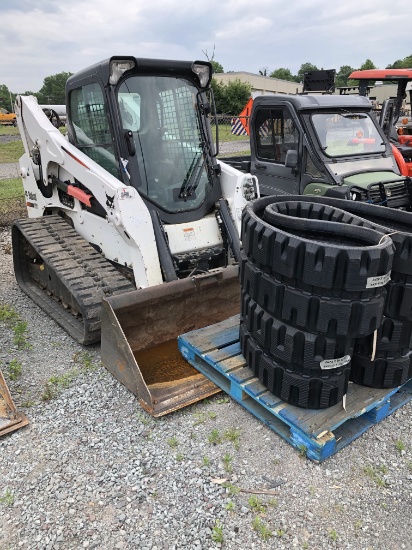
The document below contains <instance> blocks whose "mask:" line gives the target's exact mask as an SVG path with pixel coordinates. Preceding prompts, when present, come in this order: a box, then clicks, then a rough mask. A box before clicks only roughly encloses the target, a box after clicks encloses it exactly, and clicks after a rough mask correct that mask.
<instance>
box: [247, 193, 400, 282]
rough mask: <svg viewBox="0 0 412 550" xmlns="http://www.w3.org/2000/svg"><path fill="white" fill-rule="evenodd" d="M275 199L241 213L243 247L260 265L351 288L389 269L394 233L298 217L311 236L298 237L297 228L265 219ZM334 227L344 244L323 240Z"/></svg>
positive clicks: (250, 205)
mask: <svg viewBox="0 0 412 550" xmlns="http://www.w3.org/2000/svg"><path fill="white" fill-rule="evenodd" d="M268 199H269V200H268ZM270 200H272V203H273V204H275V202H274V201H276V198H273V197H267V198H264V199H258V200H256V201H253V202H252V203H249V204H248V205H247V206H246V208H245V209H244V211H243V215H242V244H243V248H244V251H245V253H246V255H247V257H248V258H249V259H251V260H252V261H254V262H255V263H257V264H258V265H259V266H260V267H262V268H264V269H268V270H269V271H270V272H271V273H273V274H279V275H283V276H285V277H290V278H296V279H299V280H302V281H303V282H304V283H306V284H309V285H314V286H317V287H321V288H327V289H330V288H338V289H342V290H348V291H363V290H365V289H366V285H367V279H368V278H370V277H377V276H382V275H386V274H387V273H388V272H390V270H391V268H392V260H393V250H394V245H393V243H392V241H391V239H390V238H389V237H386V238H385V237H383V236H382V234H381V233H378V232H376V231H374V230H371V229H368V228H361V227H354V226H351V225H349V226H347V225H346V224H341V223H337V222H319V221H316V220H313V221H311V220H309V221H308V220H298V221H299V222H303V223H302V224H301V233H302V234H303V233H304V232H305V234H306V236H307V238H305V237H303V236H302V234H299V235H298V236H296V235H294V234H293V230H292V232H290V231H287V230H284V229H280V228H278V227H273V226H272V225H271V224H270V223H268V222H266V221H265V220H263V219H262V217H263V215H264V208H265V207H266V206H267V205H268V204H271V203H270ZM315 206H321V205H315ZM291 223H295V220H293V219H291ZM319 224H322V226H321V227H320V226H319ZM328 224H329V226H328ZM310 227H312V229H310ZM328 227H329V228H330V229H328ZM331 231H335V232H337V233H340V234H341V237H342V239H343V240H342V243H341V244H339V240H340V237H339V235H338V236H337V237H336V240H337V243H335V244H334V243H333V242H329V240H328V242H322V239H324V240H325V239H329V233H330V232H331ZM380 241H381V242H380ZM345 243H347V246H345Z"/></svg>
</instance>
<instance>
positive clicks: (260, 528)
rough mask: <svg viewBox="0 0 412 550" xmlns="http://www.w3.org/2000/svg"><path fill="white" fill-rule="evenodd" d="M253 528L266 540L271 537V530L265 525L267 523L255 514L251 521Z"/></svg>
mask: <svg viewBox="0 0 412 550" xmlns="http://www.w3.org/2000/svg"><path fill="white" fill-rule="evenodd" d="M252 527H253V529H254V530H255V531H256V532H257V533H258V535H259V536H260V538H261V539H263V540H267V539H269V538H270V537H273V533H272V531H271V530H270V529H269V528H268V527H267V525H266V524H265V523H264V522H263V521H262V520H261V519H260V517H259V516H256V517H255V519H254V520H253V523H252Z"/></svg>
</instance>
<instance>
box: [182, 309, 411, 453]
mask: <svg viewBox="0 0 412 550" xmlns="http://www.w3.org/2000/svg"><path fill="white" fill-rule="evenodd" d="M227 321H228V322H222V323H217V324H216V325H211V326H210V327H207V330H206V331H205V330H204V329H200V330H199V331H193V332H191V333H187V334H184V335H181V336H179V338H178V345H179V349H180V350H181V352H182V354H183V355H184V357H185V358H186V359H187V360H188V361H189V362H190V363H191V364H192V365H193V366H194V367H195V368H196V369H198V370H199V371H200V372H201V373H202V374H204V375H205V376H207V377H208V378H209V379H210V380H212V381H213V382H214V383H215V384H217V385H218V386H219V387H220V388H221V389H223V390H224V391H225V392H226V393H228V394H229V395H230V396H231V397H232V398H233V399H235V400H236V401H237V402H238V403H240V404H241V405H242V406H243V407H244V408H245V409H246V410H248V411H249V412H251V413H252V414H253V415H255V416H256V417H257V418H258V419H260V420H261V421H262V422H264V423H265V424H266V425H267V426H268V427H269V428H270V429H272V430H273V431H274V432H276V433H277V434H279V435H280V436H281V437H283V438H284V439H285V440H286V441H288V442H289V443H290V444H291V445H293V446H294V447H295V448H297V449H299V450H300V451H301V452H302V450H304V452H305V453H306V456H307V457H308V458H310V459H311V460H314V461H316V462H321V461H323V460H325V459H326V458H328V457H329V456H332V455H333V454H334V453H336V452H338V451H339V450H340V449H342V448H343V447H345V446H346V445H348V444H350V443H351V442H352V441H353V440H354V439H356V438H357V437H359V436H361V435H362V434H363V433H364V432H365V431H366V430H367V429H369V428H370V427H371V426H373V425H374V424H376V423H378V422H380V421H381V420H382V419H383V418H386V417H387V416H389V415H390V414H392V413H393V412H394V411H395V410H397V409H398V408H399V407H401V406H402V405H404V404H405V403H407V402H408V401H410V400H411V399H412V380H410V381H409V382H407V383H406V384H404V385H403V386H401V387H400V388H392V389H390V390H382V389H374V388H366V387H362V386H358V385H356V384H352V383H351V384H349V388H348V393H347V396H346V409H344V408H343V405H342V403H338V404H336V405H335V406H333V407H329V408H328V409H320V410H308V409H301V408H299V407H294V406H293V405H290V404H288V403H285V402H284V401H282V400H281V399H280V398H278V397H276V396H275V395H273V394H272V393H271V392H269V391H268V389H267V388H266V387H265V386H264V385H263V384H262V383H261V382H260V381H259V380H258V378H256V376H255V375H254V373H253V371H252V369H250V368H249V367H247V365H246V361H245V359H244V357H243V356H242V354H241V353H240V345H239V342H235V343H233V335H234V330H236V329H237V326H236V323H238V322H239V319H238V317H237V316H235V317H232V318H230V320H229V319H228V320H227ZM201 331H203V334H202V335H200V334H199V333H200V332H201ZM214 331H215V333H214ZM205 332H207V335H205ZM206 341H208V342H209V343H211V342H215V343H218V344H219V345H218V347H217V348H215V349H212V350H208V351H207V352H202V350H201V348H198V347H196V345H195V344H199V343H200V345H201V346H203V345H204V343H205V342H206Z"/></svg>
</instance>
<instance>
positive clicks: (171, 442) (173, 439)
mask: <svg viewBox="0 0 412 550" xmlns="http://www.w3.org/2000/svg"><path fill="white" fill-rule="evenodd" d="M167 444H168V445H169V447H170V448H171V449H176V447H177V446H178V445H179V441H178V440H177V437H176V436H173V437H171V438H170V439H168V440H167Z"/></svg>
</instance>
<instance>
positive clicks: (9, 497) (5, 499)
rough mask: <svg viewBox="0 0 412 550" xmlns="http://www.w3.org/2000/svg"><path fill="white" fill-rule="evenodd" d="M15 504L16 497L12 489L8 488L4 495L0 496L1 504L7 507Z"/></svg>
mask: <svg viewBox="0 0 412 550" xmlns="http://www.w3.org/2000/svg"><path fill="white" fill-rule="evenodd" d="M13 502H14V495H13V493H12V492H11V491H10V489H9V488H8V487H7V489H6V491H5V493H4V495H3V496H0V504H4V505H5V506H12V504H13Z"/></svg>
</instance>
